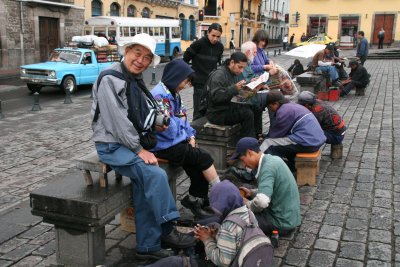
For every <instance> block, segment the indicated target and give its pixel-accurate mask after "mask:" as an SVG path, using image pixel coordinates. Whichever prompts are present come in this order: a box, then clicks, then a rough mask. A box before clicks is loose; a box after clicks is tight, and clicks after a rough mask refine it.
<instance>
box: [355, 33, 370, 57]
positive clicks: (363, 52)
mask: <svg viewBox="0 0 400 267" xmlns="http://www.w3.org/2000/svg"><path fill="white" fill-rule="evenodd" d="M366 56H368V41H367V39H366V38H365V37H363V38H362V39H361V40H360V43H359V44H358V46H357V57H366Z"/></svg>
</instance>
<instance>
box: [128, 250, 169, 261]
mask: <svg viewBox="0 0 400 267" xmlns="http://www.w3.org/2000/svg"><path fill="white" fill-rule="evenodd" d="M170 256H174V252H173V251H172V250H166V249H160V250H158V251H152V252H138V251H136V259H138V260H159V259H163V258H167V257H170Z"/></svg>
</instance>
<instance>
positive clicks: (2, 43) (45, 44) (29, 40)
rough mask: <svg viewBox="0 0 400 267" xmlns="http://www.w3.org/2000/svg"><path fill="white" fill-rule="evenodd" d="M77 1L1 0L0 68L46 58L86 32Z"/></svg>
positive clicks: (4, 68)
mask: <svg viewBox="0 0 400 267" xmlns="http://www.w3.org/2000/svg"><path fill="white" fill-rule="evenodd" d="M83 16H84V10H83V8H82V7H78V6H76V5H74V2H73V0H54V1H50V0H17V1H15V0H0V58H1V60H0V70H17V69H18V68H19V66H20V65H23V64H30V63H34V62H38V61H41V60H45V59H47V58H48V55H49V53H50V52H51V51H52V50H53V49H54V48H56V47H59V46H61V45H64V44H65V42H67V41H68V40H70V39H71V37H72V36H74V35H79V34H80V33H81V31H82V22H83Z"/></svg>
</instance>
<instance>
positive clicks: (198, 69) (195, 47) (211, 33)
mask: <svg viewBox="0 0 400 267" xmlns="http://www.w3.org/2000/svg"><path fill="white" fill-rule="evenodd" d="M221 34H222V27H221V25H219V24H218V23H213V24H211V25H210V27H208V32H207V36H204V37H202V38H201V39H200V40H198V41H196V42H193V43H192V44H191V45H190V47H188V49H186V51H185V53H184V54H183V60H184V61H186V63H189V62H190V61H192V69H193V70H194V72H195V74H196V80H195V82H194V84H193V88H194V92H193V120H196V119H198V118H201V117H203V116H204V115H205V114H201V112H200V110H199V105H200V100H201V96H202V95H203V90H204V85H205V83H206V81H207V78H208V74H210V73H211V72H212V71H213V70H215V69H216V68H217V63H220V62H221V58H222V53H223V52H224V46H223V45H222V44H221V43H220V42H219V40H220V38H221Z"/></svg>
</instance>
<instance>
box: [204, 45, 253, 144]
mask: <svg viewBox="0 0 400 267" xmlns="http://www.w3.org/2000/svg"><path fill="white" fill-rule="evenodd" d="M246 66H247V57H246V55H245V54H243V53H242V52H236V53H233V54H232V55H231V57H230V58H229V59H227V60H226V62H225V64H224V66H223V67H221V68H219V69H218V70H216V71H214V72H213V73H211V74H210V77H209V78H208V80H207V83H206V89H205V90H207V91H208V92H209V95H208V106H207V119H208V121H209V122H211V123H213V124H217V125H234V124H237V123H240V125H241V132H240V134H241V136H242V137H246V136H247V137H255V131H254V113H253V110H252V108H251V106H250V105H245V104H239V103H233V102H232V101H231V100H232V98H233V97H234V96H237V95H238V94H239V93H240V92H243V90H242V89H244V86H245V84H246V81H245V80H241V81H239V82H237V83H236V84H235V83H234V80H235V77H236V76H238V75H239V74H241V73H242V72H243V70H244V68H245V67H246Z"/></svg>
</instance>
